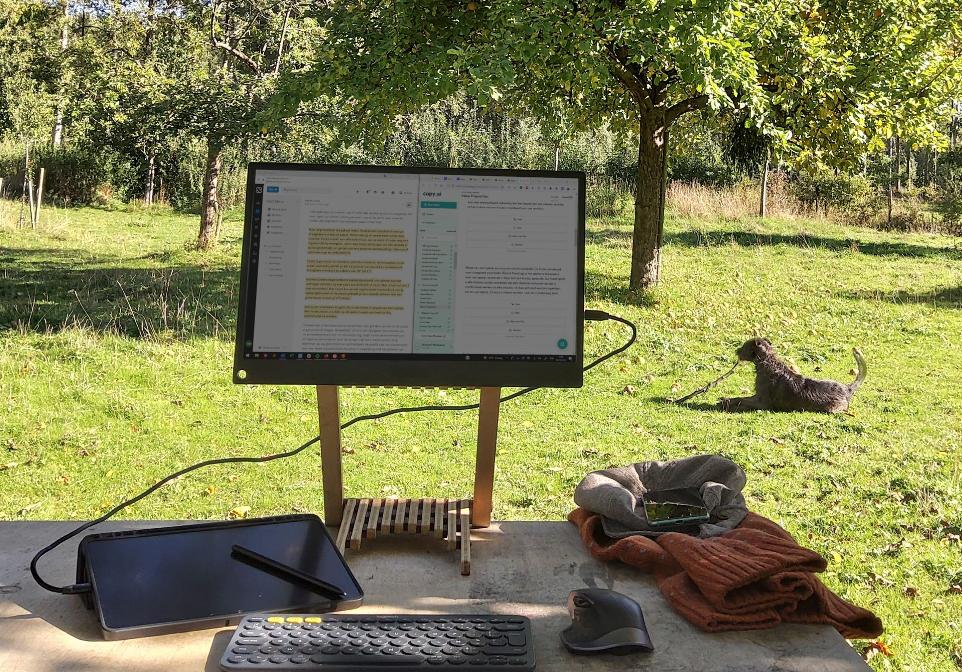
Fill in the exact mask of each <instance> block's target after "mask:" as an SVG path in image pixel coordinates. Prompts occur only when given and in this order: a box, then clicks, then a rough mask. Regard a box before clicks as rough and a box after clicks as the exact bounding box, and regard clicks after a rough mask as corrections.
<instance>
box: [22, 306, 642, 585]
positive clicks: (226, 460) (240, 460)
mask: <svg viewBox="0 0 962 672" xmlns="http://www.w3.org/2000/svg"><path fill="white" fill-rule="evenodd" d="M585 320H586V321H602V320H614V321H615V322H620V323H622V324H624V325H627V326H628V327H629V328H630V329H631V336H630V337H629V339H628V340H627V341H626V342H625V344H624V345H622V346H621V347H618V348H615V349H614V350H612V351H611V352H609V353H607V354H604V355H602V356H601V357H598V358H597V359H595V360H594V361H593V362H591V363H590V364H588V365H587V366H585V367H584V371H590V370H591V369H593V368H594V367H596V366H598V365H599V364H601V363H602V362H604V361H605V360H608V359H611V358H612V357H614V356H615V355H618V354H620V353H622V352H624V351H625V350H627V349H628V348H630V347H631V346H632V344H634V342H635V339H636V338H637V336H638V329H637V327H635V325H634V323H632V322H631V321H629V320H626V319H625V318H623V317H618V316H617V315H610V314H609V313H606V312H604V311H601V310H586V311H585ZM538 389H541V388H539V387H525V388H523V389H521V390H518V391H517V392H512V393H511V394H508V395H505V396H503V397H501V401H511V400H512V399H517V398H518V397H520V396H521V395H522V394H527V393H528V392H533V391H534V390H538ZM480 406H481V404H479V403H474V404H461V405H427V406H408V407H404V408H392V409H390V410H387V411H382V412H380V413H371V414H370V415H359V416H357V417H355V418H351V419H350V420H348V421H347V422H345V423H344V424H342V425H341V429H347V428H348V427H350V426H351V425H353V424H356V423H358V422H362V421H364V420H380V419H381V418H386V417H388V416H390V415H397V414H398V413H417V412H421V411H470V410H473V409H475V408H480ZM320 440H321V437H320V435H317V436H315V437H314V438H313V439H311V440H310V441H307V442H306V443H302V444H301V445H300V446H298V447H297V448H294V449H293V450H289V451H287V452H286V453H275V454H273V455H265V456H263V457H219V458H216V459H213V460H204V461H203V462H198V463H197V464H193V465H191V466H189V467H185V468H184V469H181V470H180V471H177V472H174V473H173V474H170V475H169V476H165V477H164V478H162V479H161V480H159V481H157V482H156V483H154V484H153V485H152V486H150V487H149V488H147V489H146V490H144V491H143V492H141V493H140V494H139V495H137V496H135V497H131V498H130V499H128V500H126V501H123V502H121V503H120V504H118V505H117V506H115V507H114V508H112V509H111V510H110V511H108V512H107V513H105V514H104V515H102V516H100V517H99V518H97V519H96V520H91V521H88V522H86V523H83V524H82V525H80V526H79V527H77V528H76V529H74V530H72V531H70V532H68V533H67V534H65V535H63V536H62V537H60V538H59V539H57V540H56V541H54V542H53V543H51V544H49V545H47V546H45V547H44V548H42V549H40V551H38V552H37V554H36V555H35V556H33V560H31V561H30V573H31V574H32V575H33V579H34V581H36V582H37V584H39V585H40V587H41V588H44V589H46V590H49V591H50V592H53V593H60V594H62V595H76V594H79V593H87V592H90V589H91V587H90V584H89V583H79V584H73V585H69V586H54V585H52V584H50V583H47V582H46V581H44V580H43V579H42V578H41V577H40V574H39V573H38V572H37V563H38V562H39V561H40V558H42V557H43V556H45V555H46V554H47V553H49V552H50V551H52V550H53V549H55V548H57V547H58V546H59V545H60V544H62V543H64V542H65V541H67V540H68V539H70V538H72V537H75V536H77V535H78V534H80V533H81V532H83V531H84V530H88V529H90V528H91V527H93V526H94V525H99V524H100V523H102V522H104V521H105V520H109V519H110V518H111V517H112V516H113V515H114V514H116V513H118V512H119V511H122V510H123V509H126V508H127V507H128V506H130V505H131V504H136V503H137V502H139V501H140V500H142V499H143V498H144V497H147V496H148V495H150V494H151V493H153V492H156V491H157V490H158V489H159V488H161V487H163V486H164V485H165V484H167V483H169V482H170V481H172V480H174V479H175V478H179V477H180V476H183V475H185V474H189V473H190V472H192V471H196V470H197V469H202V468H204V467H211V466H213V465H215V464H251V463H262V462H272V461H274V460H281V459H284V458H285V457H293V456H295V455H297V454H298V453H300V452H303V451H304V450H306V449H307V448H310V447H311V446H313V445H314V444H315V443H317V442H318V441H320Z"/></svg>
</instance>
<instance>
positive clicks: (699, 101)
mask: <svg viewBox="0 0 962 672" xmlns="http://www.w3.org/2000/svg"><path fill="white" fill-rule="evenodd" d="M707 105H708V96H707V95H706V94H704V93H703V94H701V95H700V96H693V97H691V98H686V99H685V100H680V101H678V102H677V103H675V104H674V105H672V106H671V107H669V108H668V109H667V110H665V124H666V125H667V124H670V123H672V122H673V121H675V119H677V118H678V117H680V116H681V115H683V114H685V113H686V112H692V111H694V110H700V109H702V108H703V107H705V106H707Z"/></svg>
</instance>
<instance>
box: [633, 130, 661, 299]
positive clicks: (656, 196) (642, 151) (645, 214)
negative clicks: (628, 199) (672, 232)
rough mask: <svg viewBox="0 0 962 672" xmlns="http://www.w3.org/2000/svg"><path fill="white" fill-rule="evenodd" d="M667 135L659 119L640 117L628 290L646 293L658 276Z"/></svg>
mask: <svg viewBox="0 0 962 672" xmlns="http://www.w3.org/2000/svg"><path fill="white" fill-rule="evenodd" d="M667 150H668V133H667V129H665V127H664V123H663V119H661V118H657V117H654V115H651V116H647V117H646V116H644V115H643V116H642V119H641V123H640V125H639V137H638V172H637V174H636V176H635V229H634V234H633V237H632V242H631V278H630V280H629V281H628V288H629V289H631V290H640V289H648V288H650V287H653V286H654V285H656V284H658V280H659V278H660V276H661V234H662V229H663V227H664V223H665V203H664V190H665V182H666V177H667V175H666V173H665V170H666V168H667V165H666V161H665V159H666V158H667Z"/></svg>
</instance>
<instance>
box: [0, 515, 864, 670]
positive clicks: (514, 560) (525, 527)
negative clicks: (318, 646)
mask: <svg viewBox="0 0 962 672" xmlns="http://www.w3.org/2000/svg"><path fill="white" fill-rule="evenodd" d="M77 524H78V523H76V522H62V521H58V522H3V523H0V670H2V671H3V672H46V671H48V670H49V671H53V670H57V671H61V672H88V671H94V670H123V671H125V672H148V671H151V672H153V671H156V672H161V671H163V672H172V671H177V672H188V671H193V670H208V671H215V670H217V669H218V666H217V665H218V662H219V660H220V657H221V654H222V653H223V651H224V648H225V647H226V646H227V642H228V641H229V638H230V633H231V628H218V629H212V630H201V631H197V632H190V633H183V634H175V635H162V636H157V637H147V638H141V639H131V640H124V641H114V642H108V641H104V640H103V639H102V638H101V636H100V630H99V627H98V625H97V622H96V619H95V617H94V614H93V612H91V611H87V610H86V609H85V608H84V606H83V604H82V603H81V601H80V598H79V597H76V596H64V595H57V594H53V593H48V592H46V591H44V590H42V589H41V588H40V587H39V586H37V585H36V584H35V583H34V581H33V579H32V578H31V576H30V572H29V564H30V559H31V558H32V557H33V554H34V553H35V552H36V551H37V550H38V549H40V548H42V547H43V546H45V545H47V544H48V543H50V542H51V541H53V540H54V539H56V538H57V537H59V536H60V535H62V534H64V533H66V532H68V531H69V530H71V529H73V528H74V527H75V526H76V525H77ZM166 524H170V523H165V522H161V521H118V522H111V523H107V524H104V525H102V526H100V527H98V528H94V529H93V530H92V531H91V532H107V531H115V530H122V529H143V528H148V527H159V526H162V525H166ZM81 536H83V535H81ZM472 539H473V540H474V541H473V542H472V545H471V546H472V548H471V559H472V572H471V576H469V577H462V576H460V575H459V573H458V562H457V560H458V557H459V556H458V554H457V553H456V552H452V551H447V550H446V548H445V547H444V545H443V544H442V543H439V542H436V541H433V540H426V541H422V540H421V539H419V538H414V537H401V538H379V539H375V540H371V541H366V542H365V544H364V547H363V548H362V549H361V550H359V551H352V550H348V551H347V560H348V564H349V565H350V566H351V569H352V570H353V572H354V574H355V575H356V576H357V578H358V580H359V581H360V583H361V586H362V587H363V588H364V591H365V594H366V597H365V605H364V606H363V607H361V608H360V609H358V613H361V612H364V613H425V614H427V613H468V612H475V613H477V612H481V613H485V612H491V613H504V614H520V615H524V616H527V617H529V618H530V619H531V621H532V625H533V628H534V645H535V655H536V660H537V666H538V670H543V671H550V672H564V671H566V670H578V671H582V670H584V671H588V672H595V671H598V672H601V671H609V670H610V671H614V670H618V671H622V670H657V671H658V672H673V671H681V670H698V671H703V672H711V671H715V670H717V671H721V670H738V671H739V672H749V671H754V670H777V671H779V672H790V671H795V670H797V671H799V672H802V671H804V672H837V671H841V670H858V671H864V670H867V669H868V666H867V665H866V664H865V663H864V662H863V661H862V659H861V658H860V657H859V656H858V655H857V654H856V652H855V650H854V649H852V648H851V647H850V646H849V645H848V644H847V643H846V642H845V640H844V639H843V638H842V637H841V636H840V635H839V634H838V633H837V632H836V631H835V630H833V629H832V628H829V627H827V626H812V625H782V626H779V627H777V628H775V629H772V630H760V631H751V632H729V633H721V634H706V633H703V632H701V631H699V630H697V629H695V628H694V627H693V626H691V625H689V624H688V622H687V621H685V620H684V619H682V618H681V617H680V616H678V615H677V614H676V613H675V612H674V611H672V610H671V608H670V607H669V606H668V604H667V602H665V600H664V599H663V598H662V596H661V593H659V591H658V588H657V586H656V585H655V582H654V580H653V579H652V578H650V577H648V576H646V575H644V574H641V573H639V572H638V571H636V570H634V569H632V568H630V567H628V566H625V565H620V564H605V563H601V562H598V561H596V560H594V559H592V558H591V557H590V556H589V555H588V553H587V551H585V549H584V548H583V546H582V544H581V541H580V539H579V537H578V534H577V532H576V530H575V528H574V527H573V526H572V525H570V524H568V523H565V522H503V523H493V524H492V526H491V527H490V528H487V529H483V530H475V531H474V533H473V535H472ZM77 542H78V540H77V539H74V540H71V541H70V542H67V543H66V544H64V546H62V547H61V548H59V549H57V550H56V551H54V552H53V554H51V555H48V556H47V557H46V558H44V560H43V561H42V562H41V567H40V572H41V574H42V575H43V576H44V578H45V579H46V580H47V581H49V582H51V583H54V584H57V585H63V584H66V583H73V581H74V578H75V577H74V573H75V571H76V568H75V563H76V547H77ZM584 586H594V587H601V588H613V589H615V590H618V591H621V592H623V593H626V594H628V595H630V596H632V597H633V598H635V599H636V600H637V601H638V603H639V604H641V606H642V609H643V610H644V612H645V620H646V622H647V625H648V630H649V633H650V634H651V639H652V642H653V643H654V645H655V651H654V652H653V653H650V654H638V655H632V656H610V655H606V656H595V657H574V656H572V655H570V654H568V653H567V651H566V650H565V649H564V647H563V646H562V645H561V642H560V640H559V638H558V634H559V633H560V632H561V630H562V629H564V628H565V627H567V625H568V623H569V620H568V614H567V611H566V609H565V600H566V598H567V595H568V592H569V591H570V590H572V589H575V588H579V587H584ZM131 599H136V596H134V595H131ZM345 613H350V612H345Z"/></svg>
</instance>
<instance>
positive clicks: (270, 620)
mask: <svg viewBox="0 0 962 672" xmlns="http://www.w3.org/2000/svg"><path fill="white" fill-rule="evenodd" d="M267 622H268V623H283V622H284V619H283V618H281V617H280V616H271V617H270V618H268V619H267Z"/></svg>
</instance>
